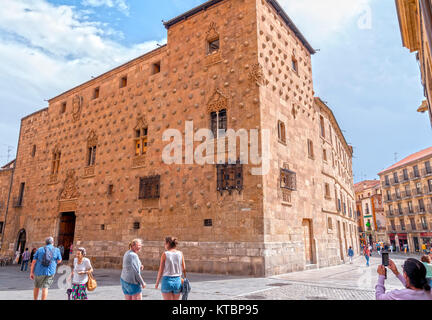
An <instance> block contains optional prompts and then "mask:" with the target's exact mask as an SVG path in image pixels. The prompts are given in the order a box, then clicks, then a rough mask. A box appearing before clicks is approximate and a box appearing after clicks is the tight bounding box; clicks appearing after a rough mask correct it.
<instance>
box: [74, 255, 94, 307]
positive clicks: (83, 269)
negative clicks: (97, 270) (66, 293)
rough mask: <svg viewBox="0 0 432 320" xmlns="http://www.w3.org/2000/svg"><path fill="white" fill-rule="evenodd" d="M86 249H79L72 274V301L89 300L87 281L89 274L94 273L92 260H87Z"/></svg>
mask: <svg viewBox="0 0 432 320" xmlns="http://www.w3.org/2000/svg"><path fill="white" fill-rule="evenodd" d="M85 256H86V249H85V248H78V250H77V252H76V258H75V259H74V262H73V265H74V268H73V270H72V274H71V280H72V294H71V297H72V300H87V299H88V298H87V281H88V279H89V277H88V275H89V273H92V272H93V268H92V265H91V262H90V259H88V258H86V257H85Z"/></svg>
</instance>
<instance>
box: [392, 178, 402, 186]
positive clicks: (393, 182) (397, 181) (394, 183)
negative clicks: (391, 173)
mask: <svg viewBox="0 0 432 320" xmlns="http://www.w3.org/2000/svg"><path fill="white" fill-rule="evenodd" d="M399 183H400V181H399V178H397V179H395V178H391V179H390V184H391V185H392V186H395V185H397V184H399Z"/></svg>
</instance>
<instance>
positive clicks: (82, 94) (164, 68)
mask: <svg viewBox="0 0 432 320" xmlns="http://www.w3.org/2000/svg"><path fill="white" fill-rule="evenodd" d="M164 24H165V27H166V28H167V30H168V41H167V44H166V45H164V46H162V47H160V48H158V49H156V50H154V51H151V52H149V53H147V54H144V55H143V56H141V57H138V58H136V59H134V60H132V61H130V62H128V63H126V64H124V65H122V66H119V67H118V68H115V69H113V70H111V71H109V72H107V73H105V74H103V75H101V76H99V77H96V78H94V79H92V80H90V81H88V82H86V83H83V84H81V85H79V86H77V87H75V88H72V89H70V90H68V91H66V92H64V93H62V94H60V95H59V96H57V97H54V98H52V99H51V100H49V106H48V107H47V108H45V109H43V110H40V111H38V112H36V113H34V114H32V115H29V116H27V117H25V118H23V119H22V122H21V134H20V138H19V146H18V151H17V159H16V168H15V173H14V178H13V185H12V193H11V195H12V197H11V198H13V199H14V202H13V203H14V205H13V206H10V209H9V212H8V218H7V221H6V228H5V231H4V235H5V237H4V241H3V243H2V247H1V254H7V255H11V254H13V252H14V251H15V250H16V249H17V248H18V241H19V240H18V239H22V237H23V236H22V235H23V234H25V236H26V238H25V239H26V241H27V244H28V246H30V247H36V246H39V245H41V244H42V241H43V239H44V238H45V237H46V236H47V235H49V234H52V235H54V236H55V239H56V244H57V245H63V246H64V247H65V248H66V250H65V252H66V255H67V253H68V251H69V250H68V249H69V247H70V246H71V244H73V245H74V247H75V248H76V247H77V246H84V247H86V248H87V252H88V255H89V256H90V257H91V259H92V260H93V263H94V264H95V265H96V267H120V266H121V261H122V256H123V254H124V252H125V250H126V249H127V245H128V242H129V241H130V240H132V239H134V238H137V237H140V238H142V239H143V240H144V248H143V250H142V254H141V258H142V262H143V265H144V266H145V268H146V269H150V270H154V269H156V268H158V265H159V260H160V255H161V253H162V252H163V242H164V239H165V236H168V235H173V236H176V237H178V238H179V240H180V248H181V250H182V251H183V252H184V254H185V257H186V264H187V268H188V270H189V271H192V272H206V273H222V274H241V275H255V276H263V275H266V276H269V275H274V274H281V273H286V272H291V271H296V270H304V269H306V268H315V267H326V266H331V265H337V264H340V263H342V262H343V261H344V260H345V259H346V252H347V247H348V246H352V245H354V246H357V249H358V244H357V242H358V241H356V239H358V233H357V228H356V221H355V215H354V205H355V199H354V188H353V178H352V147H350V146H349V145H348V144H347V143H346V141H345V138H344V136H343V134H342V131H341V130H340V128H339V126H338V123H337V121H336V119H335V117H334V115H333V113H332V111H331V110H330V109H329V107H328V106H327V105H326V104H325V103H324V102H323V101H321V100H320V99H319V98H315V97H314V91H313V82H312V66H311V55H312V54H314V53H315V51H314V50H313V48H312V47H311V46H310V44H309V43H308V42H307V41H306V39H305V38H304V37H303V35H302V34H301V33H300V31H299V30H298V29H297V28H296V27H295V25H294V24H293V23H292V21H291V20H290V18H289V17H288V16H287V15H286V13H285V12H284V11H283V10H282V8H281V7H280V6H279V4H278V3H277V2H276V1H273V0H212V1H208V2H206V3H204V4H203V5H201V6H199V7H196V8H194V9H192V10H190V11H188V12H186V13H185V14H183V15H181V16H179V17H176V18H174V19H172V20H170V21H168V22H165V23H164ZM192 121H193V129H191V128H190V127H189V125H190V123H191V122H192ZM202 128H206V129H211V131H212V132H214V133H215V134H216V136H215V137H214V139H210V142H211V143H212V144H213V145H219V144H220V145H222V146H223V145H225V136H226V135H225V134H224V130H226V129H234V130H235V131H236V132H237V133H238V132H239V131H240V129H245V130H246V132H247V135H246V137H248V133H249V132H250V136H251V139H252V130H257V132H259V135H258V137H259V145H258V146H257V149H258V152H259V154H263V153H264V150H267V151H268V152H267V153H266V154H269V155H270V159H269V168H268V170H266V171H268V172H265V174H262V175H256V174H255V173H254V170H255V169H257V166H256V165H255V164H250V163H244V162H243V163H241V162H239V161H238V160H240V158H241V156H242V155H243V156H244V154H245V151H244V150H242V149H241V148H237V149H235V150H234V151H235V152H236V154H235V156H237V159H232V160H233V163H231V164H227V163H226V161H225V163H222V164H211V163H196V162H194V161H192V162H190V160H191V159H190V153H189V151H190V150H191V148H199V145H200V143H201V142H200V141H201V140H200V139H198V141H195V142H194V143H190V144H186V145H185V146H184V147H183V146H182V145H181V144H179V143H176V142H175V141H174V142H172V144H171V145H172V147H173V152H174V153H176V152H180V155H181V156H180V163H178V162H175V163H172V164H168V163H167V162H166V161H164V160H163V154H164V150H166V148H167V146H168V145H169V142H170V141H172V140H169V139H168V140H167V139H164V134H165V133H166V132H167V130H170V129H171V130H173V129H176V130H178V131H177V132H180V133H181V134H182V136H184V137H185V139H187V137H188V136H192V137H193V136H194V133H195V135H197V134H199V131H201V130H198V129H202ZM216 129H221V132H219V131H218V130H216ZM265 132H269V135H268V137H266V135H265ZM180 141H182V139H181V140H180ZM177 142H178V141H177ZM252 146H253V143H252V142H249V143H248V144H247V148H246V149H247V151H248V152H249V153H251V154H252V153H253V152H252V151H253V150H252ZM194 150H196V149H194ZM220 150H221V149H217V152H215V151H214V150H211V151H209V153H208V154H210V155H212V154H213V153H214V154H215V155H216V154H217V155H218V156H224V157H225V160H226V156H227V155H226V152H223V151H220ZM248 152H246V153H248ZM170 154H171V153H170ZM208 154H206V155H208ZM188 160H189V161H188ZM192 160H193V159H192ZM185 163H189V164H185ZM20 237H21V238H20ZM26 246H27V245H26ZM65 258H68V257H67V256H66V257H65Z"/></svg>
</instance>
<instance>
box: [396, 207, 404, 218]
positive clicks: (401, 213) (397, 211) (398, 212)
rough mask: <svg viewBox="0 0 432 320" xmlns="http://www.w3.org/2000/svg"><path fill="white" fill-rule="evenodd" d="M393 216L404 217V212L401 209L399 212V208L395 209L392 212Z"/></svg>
mask: <svg viewBox="0 0 432 320" xmlns="http://www.w3.org/2000/svg"><path fill="white" fill-rule="evenodd" d="M394 215H395V216H403V215H404V211H403V209H402V208H401V209H400V210H399V208H396V209H395V210H394Z"/></svg>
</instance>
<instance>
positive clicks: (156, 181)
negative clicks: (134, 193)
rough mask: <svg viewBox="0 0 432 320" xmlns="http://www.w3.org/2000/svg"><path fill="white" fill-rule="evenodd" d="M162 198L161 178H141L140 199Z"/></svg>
mask: <svg viewBox="0 0 432 320" xmlns="http://www.w3.org/2000/svg"><path fill="white" fill-rule="evenodd" d="M158 198H160V176H159V175H157V176H152V177H145V178H140V188H139V199H158Z"/></svg>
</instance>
